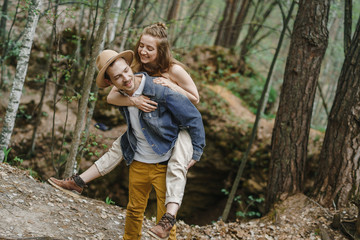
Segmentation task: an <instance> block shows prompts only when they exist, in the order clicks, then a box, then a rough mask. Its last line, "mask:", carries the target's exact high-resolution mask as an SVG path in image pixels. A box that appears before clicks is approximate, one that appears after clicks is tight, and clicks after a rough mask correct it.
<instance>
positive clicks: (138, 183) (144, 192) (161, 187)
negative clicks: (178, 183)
mask: <svg viewBox="0 0 360 240" xmlns="http://www.w3.org/2000/svg"><path fill="white" fill-rule="evenodd" d="M166 170H167V165H161V164H146V163H142V162H138V161H133V162H132V163H131V164H130V169H129V203H128V205H127V210H126V219H125V234H124V239H125V240H135V239H141V228H142V222H143V219H144V212H145V208H146V205H147V202H148V199H149V194H150V191H151V189H152V187H154V189H155V192H156V198H157V214H156V222H158V221H159V220H160V219H161V217H162V216H163V215H164V214H165V212H166V207H165V193H166V180H165V178H166ZM169 239H172V240H174V239H176V226H174V227H173V228H172V230H171V233H170V238H169Z"/></svg>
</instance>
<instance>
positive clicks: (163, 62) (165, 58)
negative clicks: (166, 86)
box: [134, 22, 184, 76]
mask: <svg viewBox="0 0 360 240" xmlns="http://www.w3.org/2000/svg"><path fill="white" fill-rule="evenodd" d="M166 30H167V27H166V26H165V24H164V23H161V22H158V23H155V24H152V25H150V26H147V27H145V28H144V30H143V31H142V34H141V35H140V37H139V40H138V41H137V43H136V45H135V51H134V52H135V60H136V64H138V65H139V69H137V71H145V68H144V64H142V63H141V60H140V56H139V53H138V49H139V45H140V40H141V37H142V36H143V35H150V36H152V37H154V38H156V39H157V40H158V41H157V42H156V46H157V49H158V55H157V57H156V60H155V61H156V64H155V67H152V68H151V69H150V71H149V68H147V69H146V71H147V72H148V73H149V75H155V76H156V75H161V74H162V73H164V72H168V71H169V68H170V67H171V65H173V64H179V65H181V66H183V67H184V65H183V64H181V63H180V62H179V61H177V60H176V59H175V58H174V57H173V56H172V53H171V49H170V43H169V40H168V38H167V31H166ZM137 71H135V72H137Z"/></svg>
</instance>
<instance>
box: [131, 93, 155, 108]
mask: <svg viewBox="0 0 360 240" xmlns="http://www.w3.org/2000/svg"><path fill="white" fill-rule="evenodd" d="M130 101H131V102H132V103H133V104H134V105H135V107H137V108H138V109H140V110H141V111H143V112H152V111H155V110H156V108H157V102H154V101H152V100H150V98H149V97H147V96H144V95H141V96H138V97H130Z"/></svg>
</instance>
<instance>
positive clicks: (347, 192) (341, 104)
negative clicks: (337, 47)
mask: <svg viewBox="0 0 360 240" xmlns="http://www.w3.org/2000/svg"><path fill="white" fill-rule="evenodd" d="M359 160H360V18H359V21H358V23H357V26H356V31H355V34H354V37H353V40H352V41H351V44H350V47H349V50H348V53H347V54H346V56H345V61H344V63H343V66H342V70H341V73H340V77H339V81H338V85H337V90H336V95H335V99H334V103H333V106H332V108H331V111H330V116H329V119H328V126H327V129H326V132H325V137H324V143H323V146H322V149H321V154H320V159H319V170H320V171H319V174H318V178H317V181H316V183H318V184H317V185H316V186H315V191H314V196H315V198H316V200H318V201H319V203H320V204H322V205H324V206H330V205H331V204H332V203H333V201H334V203H335V204H336V205H337V206H338V207H343V206H345V205H346V204H347V203H348V202H349V200H351V199H356V198H358V196H359V194H360V192H359V186H360V166H359Z"/></svg>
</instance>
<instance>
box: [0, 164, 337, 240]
mask: <svg viewBox="0 0 360 240" xmlns="http://www.w3.org/2000/svg"><path fill="white" fill-rule="evenodd" d="M0 219H1V224H0V239H25V238H26V239H120V238H121V237H122V235H123V229H124V219H125V210H124V209H122V208H120V207H117V206H114V205H107V204H105V203H104V202H101V201H98V200H94V199H90V198H86V197H80V198H73V197H71V196H69V195H66V194H64V193H63V192H61V191H59V190H57V189H55V188H53V187H51V186H50V185H49V184H47V183H42V182H39V181H37V180H35V179H33V178H32V177H31V176H30V175H29V172H26V171H23V170H20V169H17V168H14V167H11V166H10V165H8V164H0ZM331 219H332V213H331V212H330V211H329V210H328V209H324V208H321V207H320V206H319V205H317V204H316V203H315V202H313V201H311V200H310V199H308V198H306V197H305V196H304V195H295V196H293V197H290V198H289V199H288V200H286V201H285V202H283V203H282V204H281V205H279V206H277V210H276V211H275V210H274V211H272V214H271V215H269V216H266V217H263V218H262V219H257V220H253V221H249V222H243V223H240V222H234V223H227V224H225V223H223V222H221V221H219V222H216V223H213V224H211V225H206V226H202V227H199V226H196V225H195V226H194V225H192V226H189V225H186V224H185V223H184V222H182V221H180V222H178V223H177V227H178V239H249V240H250V239H324V237H325V236H326V235H327V236H328V237H329V235H330V236H333V237H334V238H333V239H344V236H343V235H341V234H340V233H339V232H335V231H333V230H331V229H329V227H328V226H329V224H330V220H331ZM153 224H154V222H153V221H150V220H148V219H144V225H143V232H144V233H145V232H146V230H147V229H148V228H149V227H150V226H152V225H153ZM142 239H150V238H149V237H148V236H147V234H146V233H145V234H144V235H143V238H142ZM327 239H330V238H327Z"/></svg>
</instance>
